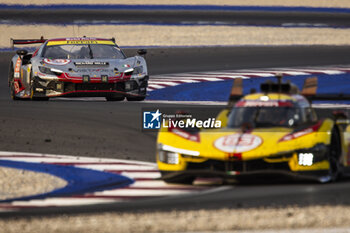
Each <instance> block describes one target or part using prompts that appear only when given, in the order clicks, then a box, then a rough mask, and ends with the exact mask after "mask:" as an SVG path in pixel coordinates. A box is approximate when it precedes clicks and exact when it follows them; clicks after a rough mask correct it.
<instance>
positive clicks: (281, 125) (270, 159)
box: [156, 77, 350, 183]
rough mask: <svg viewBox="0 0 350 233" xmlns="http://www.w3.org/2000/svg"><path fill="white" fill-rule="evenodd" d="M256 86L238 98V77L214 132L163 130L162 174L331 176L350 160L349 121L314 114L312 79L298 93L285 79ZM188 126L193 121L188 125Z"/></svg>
mask: <svg viewBox="0 0 350 233" xmlns="http://www.w3.org/2000/svg"><path fill="white" fill-rule="evenodd" d="M281 79H282V77H280V78H279V79H278V80H279V82H277V83H274V82H268V83H263V84H261V92H260V93H256V92H255V93H251V94H248V95H246V96H243V95H242V93H243V91H242V84H243V83H242V80H241V79H236V80H235V82H234V85H233V88H232V91H231V97H230V101H229V104H228V107H227V108H226V109H224V110H223V111H221V112H220V113H219V115H218V116H217V118H216V119H217V120H221V122H222V126H224V127H222V128H220V129H201V128H194V127H190V128H176V127H162V128H161V129H160V131H159V133H158V139H157V152H156V159H157V164H158V168H159V170H160V171H161V173H162V179H163V180H165V181H166V182H169V183H192V182H193V180H194V179H195V178H196V177H222V178H223V179H224V180H225V179H226V180H229V179H233V180H240V179H244V180H246V179H247V178H249V179H263V180H264V179H265V180H266V179H267V178H268V177H271V176H272V177H275V178H276V177H278V178H281V177H284V178H291V177H292V178H293V179H294V178H296V179H298V178H301V179H308V180H314V181H315V180H316V181H318V182H322V183H323V182H329V181H334V180H336V179H337V178H338V177H339V175H341V174H342V173H343V172H344V170H345V168H346V167H347V166H348V165H349V164H350V150H349V142H350V126H349V121H348V119H347V117H346V114H345V113H344V112H339V111H338V112H337V113H334V114H333V115H332V117H330V118H324V119H319V118H318V116H317V114H316V112H315V109H313V108H312V106H311V100H313V99H323V100H324V99H327V96H317V95H316V90H317V82H318V80H317V77H312V78H308V79H306V81H305V83H304V87H303V90H302V91H301V93H300V91H299V90H298V89H297V87H296V86H295V85H293V84H291V83H282V81H281ZM192 125H193V124H192Z"/></svg>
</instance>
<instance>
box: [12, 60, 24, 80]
mask: <svg viewBox="0 0 350 233" xmlns="http://www.w3.org/2000/svg"><path fill="white" fill-rule="evenodd" d="M21 65H22V59H21V58H20V57H18V58H17V61H16V66H15V72H14V75H13V76H14V77H15V78H20V76H21V75H20V72H21Z"/></svg>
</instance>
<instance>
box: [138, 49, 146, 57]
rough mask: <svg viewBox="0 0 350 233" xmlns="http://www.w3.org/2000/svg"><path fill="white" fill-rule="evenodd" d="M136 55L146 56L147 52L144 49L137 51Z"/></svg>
mask: <svg viewBox="0 0 350 233" xmlns="http://www.w3.org/2000/svg"><path fill="white" fill-rule="evenodd" d="M137 53H138V54H139V55H140V56H143V55H146V54H147V50H146V49H139V50H138V51H137Z"/></svg>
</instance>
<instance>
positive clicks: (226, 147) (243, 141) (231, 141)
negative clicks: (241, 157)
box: [214, 134, 262, 153]
mask: <svg viewBox="0 0 350 233" xmlns="http://www.w3.org/2000/svg"><path fill="white" fill-rule="evenodd" d="M261 143H262V139H261V138H260V137H258V136H256V135H252V134H231V135H227V136H223V137H221V138H219V139H217V140H216V141H215V142H214V146H215V147H216V148H217V149H219V150H221V151H224V152H227V153H242V152H245V151H250V150H253V149H255V148H257V147H258V146H260V144H261Z"/></svg>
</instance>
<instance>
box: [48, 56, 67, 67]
mask: <svg viewBox="0 0 350 233" xmlns="http://www.w3.org/2000/svg"><path fill="white" fill-rule="evenodd" d="M44 62H45V63H46V64H49V65H56V66H64V65H67V64H68V63H70V60H69V59H48V58H45V59H44Z"/></svg>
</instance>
